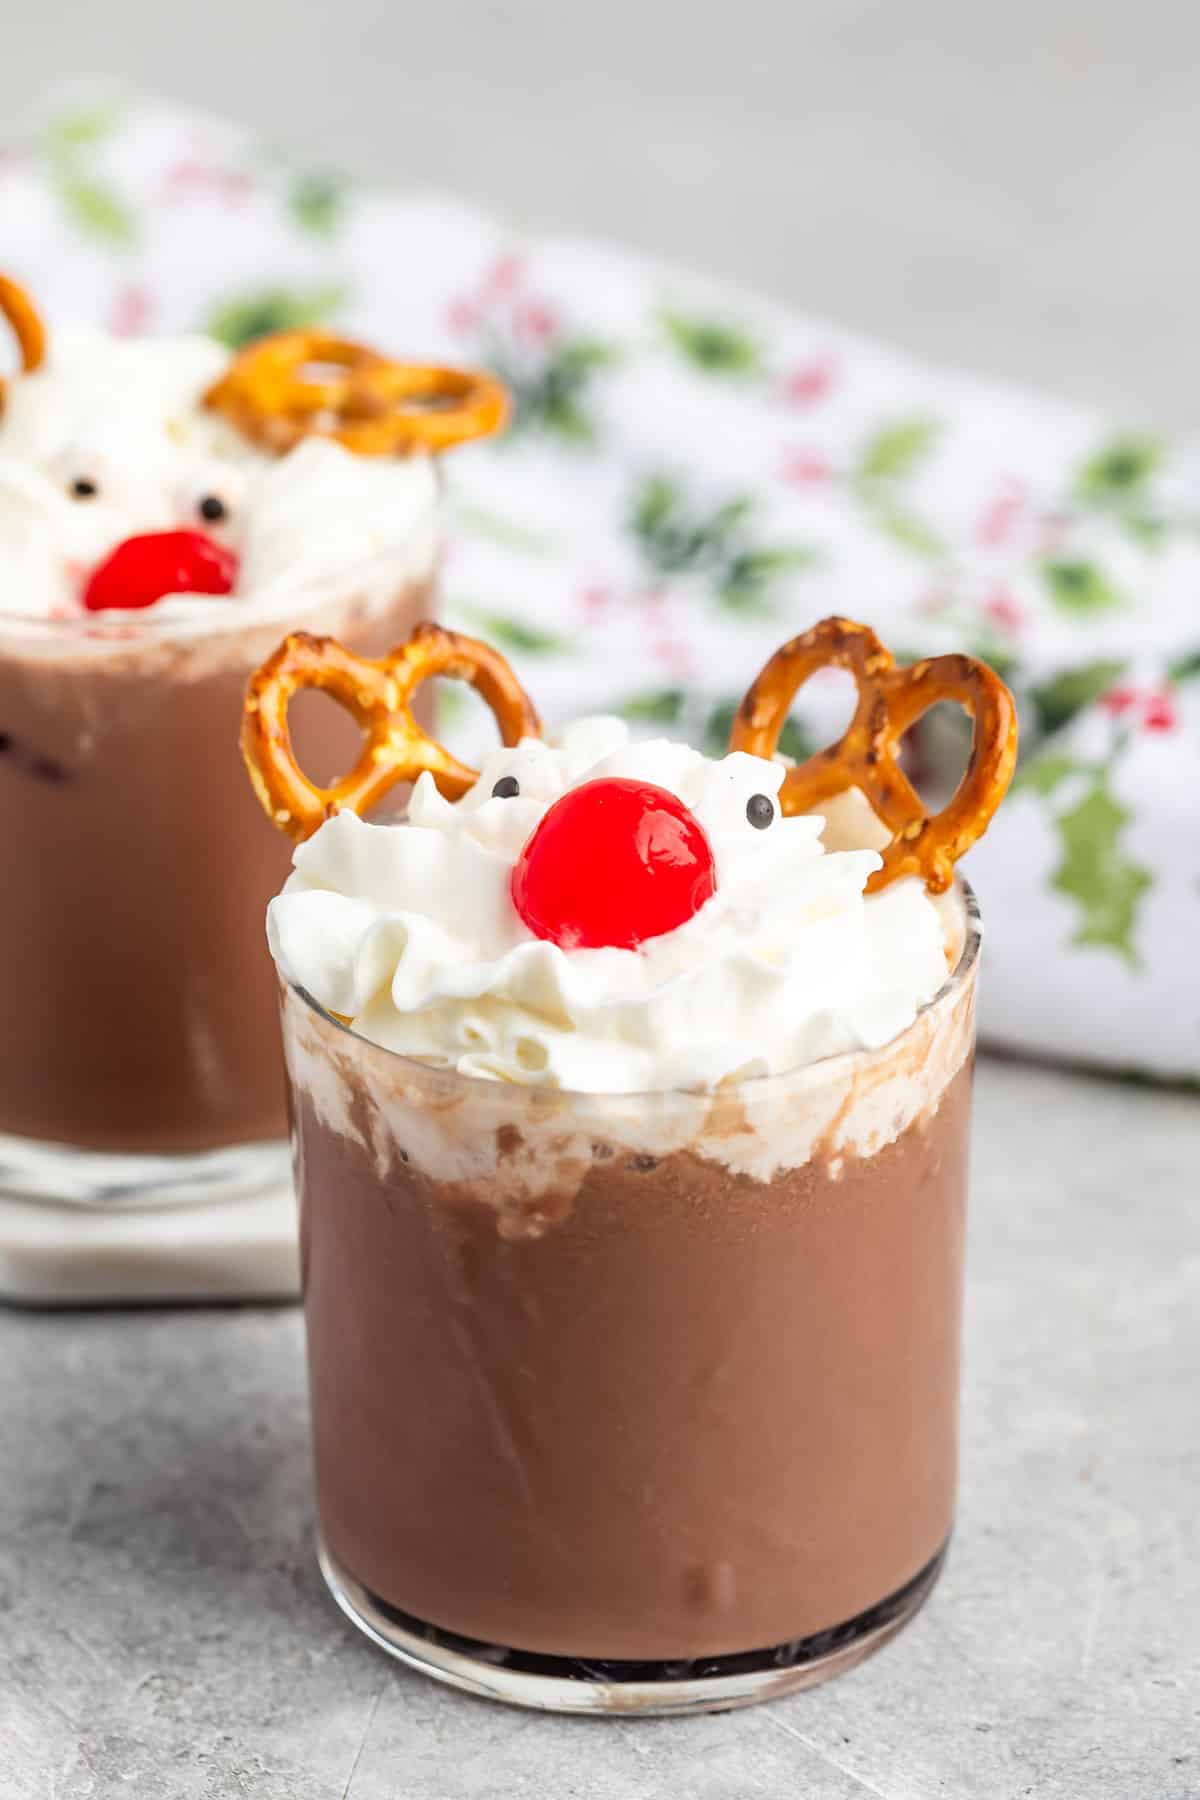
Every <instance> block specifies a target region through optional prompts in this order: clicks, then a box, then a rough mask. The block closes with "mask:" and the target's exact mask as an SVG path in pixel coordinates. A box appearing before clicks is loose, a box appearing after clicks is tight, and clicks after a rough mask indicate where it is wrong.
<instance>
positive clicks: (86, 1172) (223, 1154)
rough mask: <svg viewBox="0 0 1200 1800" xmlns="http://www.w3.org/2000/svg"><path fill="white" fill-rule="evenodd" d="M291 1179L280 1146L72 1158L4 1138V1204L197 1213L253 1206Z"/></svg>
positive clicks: (62, 1148)
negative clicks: (232, 1204)
mask: <svg viewBox="0 0 1200 1800" xmlns="http://www.w3.org/2000/svg"><path fill="white" fill-rule="evenodd" d="M290 1179H291V1163H290V1156H289V1152H288V1146H287V1143H286V1141H285V1140H283V1139H271V1140H269V1141H268V1142H265V1143H256V1144H228V1145H225V1146H223V1147H222V1148H220V1149H217V1150H197V1151H189V1152H187V1153H184V1154H179V1155H167V1156H160V1155H150V1154H142V1153H131V1152H126V1151H110V1150H75V1149H73V1148H72V1147H71V1146H70V1145H69V1144H50V1143H44V1142H42V1141H40V1140H39V1139H36V1138H22V1137H9V1136H7V1135H6V1134H5V1133H3V1132H0V1197H3V1198H5V1199H8V1200H49V1201H54V1202H56V1203H57V1204H58V1205H67V1206H86V1207H98V1208H99V1209H100V1210H101V1211H103V1212H112V1211H116V1210H120V1209H123V1208H126V1207H148V1208H157V1207H165V1206H200V1205H212V1204H214V1203H216V1202H218V1201H225V1200H250V1199H254V1198H255V1197H257V1196H258V1195H259V1194H262V1193H265V1192H266V1191H267V1190H268V1189H271V1188H277V1187H279V1186H280V1185H281V1184H284V1185H286V1184H287V1183H288V1182H289V1181H290Z"/></svg>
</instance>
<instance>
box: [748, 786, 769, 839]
mask: <svg viewBox="0 0 1200 1800" xmlns="http://www.w3.org/2000/svg"><path fill="white" fill-rule="evenodd" d="M746 817H747V818H748V819H749V821H750V823H751V824H752V825H753V827H754V829H755V831H765V830H766V829H767V826H768V825H769V824H770V823H771V821H772V819H774V817H775V802H774V801H773V800H769V799H768V798H767V796H766V795H765V794H751V796H750V798H749V799H748V800H747V802H746Z"/></svg>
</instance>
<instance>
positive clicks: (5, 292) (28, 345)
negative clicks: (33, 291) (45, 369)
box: [0, 274, 46, 412]
mask: <svg viewBox="0 0 1200 1800" xmlns="http://www.w3.org/2000/svg"><path fill="white" fill-rule="evenodd" d="M0 313H3V314H4V317H5V318H6V319H7V320H8V324H9V329H10V330H11V331H12V334H13V336H14V337H15V338H16V340H17V349H18V350H19V351H20V353H21V369H22V372H23V373H24V374H26V375H28V374H30V373H32V371H33V370H34V369H40V368H41V366H42V363H43V362H44V361H45V358H46V328H45V326H44V325H43V324H42V316H41V314H40V313H39V312H38V309H37V307H36V306H35V305H34V303H33V301H32V299H31V298H30V296H29V295H28V294H27V293H26V291H25V289H24V288H23V287H22V286H21V285H20V283H19V282H16V281H14V280H13V279H12V277H11V276H9V275H2V274H0ZM7 386H8V384H7V382H6V381H5V380H4V378H3V376H0V412H3V410H4V394H5V389H6V388H7Z"/></svg>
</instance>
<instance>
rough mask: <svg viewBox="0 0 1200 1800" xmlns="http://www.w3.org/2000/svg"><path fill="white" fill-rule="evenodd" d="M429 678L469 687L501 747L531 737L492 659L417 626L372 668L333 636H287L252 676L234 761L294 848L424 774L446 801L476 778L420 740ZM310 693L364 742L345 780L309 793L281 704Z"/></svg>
mask: <svg viewBox="0 0 1200 1800" xmlns="http://www.w3.org/2000/svg"><path fill="white" fill-rule="evenodd" d="M433 675H448V676H451V677H453V678H454V679H455V680H457V681H467V682H470V684H471V686H472V687H473V688H474V689H475V690H476V691H477V693H479V694H481V695H482V697H483V698H484V699H485V700H486V701H487V703H488V705H489V706H490V707H491V709H492V711H493V713H494V714H495V716H496V723H497V725H498V726H499V728H500V736H501V739H502V741H503V742H504V743H505V744H509V745H512V744H517V743H519V742H520V740H521V739H522V738H523V737H540V736H541V725H540V723H539V721H538V716H537V713H536V712H535V711H534V707H533V703H532V701H531V700H530V699H529V696H528V695H527V694H526V692H525V690H524V688H523V687H522V686H521V684H520V683H519V681H518V680H517V678H516V676H515V675H514V674H513V672H512V669H511V668H510V667H509V665H508V663H507V662H506V661H505V659H504V658H503V657H502V656H501V655H500V653H499V651H497V650H493V649H491V647H490V646H489V645H487V644H481V643H480V642H479V641H478V640H477V639H476V638H471V637H464V636H463V635H462V634H461V633H460V632H457V631H443V630H442V628H441V627H440V626H438V625H429V624H425V625H418V626H417V628H416V630H415V631H414V632H413V634H412V636H411V637H410V638H409V640H408V642H407V643H405V644H401V645H400V647H399V648H398V649H396V650H393V651H391V652H390V653H389V654H388V655H387V656H384V657H381V658H380V659H379V660H378V661H372V660H371V659H369V658H368V657H364V656H355V655H354V653H353V652H352V651H350V650H347V649H345V648H344V646H343V645H341V644H339V643H338V642H337V640H336V639H335V638H328V637H313V636H311V635H310V634H309V633H308V632H306V631H297V632H293V633H292V634H291V636H290V637H287V638H285V639H284V641H283V643H282V644H281V645H280V646H279V648H278V650H276V651H275V653H274V655H273V656H271V657H270V658H269V659H268V661H267V662H265V663H264V664H263V666H262V667H261V668H260V669H259V670H258V671H257V673H256V674H254V675H253V676H252V677H251V680H250V686H249V688H248V690H247V693H246V704H245V711H244V715H243V719H242V755H243V756H244V758H245V761H246V767H247V769H248V770H249V772H250V780H251V782H252V783H253V785H254V791H255V793H256V794H257V795H258V798H259V800H260V802H261V803H262V806H263V809H264V811H265V812H266V813H267V816H268V817H269V818H270V819H271V820H272V821H273V822H274V823H275V824H276V825H277V826H278V827H279V829H280V830H281V831H285V832H286V833H287V834H288V836H289V837H292V838H295V839H296V840H297V841H298V842H299V841H301V840H303V839H304V838H306V837H310V836H311V835H312V833H313V832H314V831H315V830H316V829H317V827H318V826H319V825H322V824H323V823H324V822H325V820H326V819H328V818H331V817H332V816H333V814H334V813H337V812H345V811H347V810H348V811H351V812H356V813H364V812H367V811H369V810H370V808H371V807H372V806H374V805H376V804H377V802H378V801H380V800H381V799H382V798H383V796H384V795H385V794H386V793H387V792H388V790H389V788H392V787H394V786H395V785H396V783H397V782H400V781H415V780H416V779H417V776H418V775H420V774H422V773H423V772H424V771H426V770H427V771H428V772H429V774H431V775H432V776H433V779H434V781H435V782H436V783H437V785H438V788H439V790H440V791H441V792H442V793H443V794H444V795H445V796H446V798H447V799H448V800H457V799H459V798H461V796H462V795H463V794H465V793H466V791H467V789H468V788H469V787H471V786H472V785H473V784H474V782H475V781H476V780H477V778H478V777H477V774H476V771H475V770H474V769H469V768H467V766H466V765H465V764H464V763H460V762H459V761H458V760H457V758H455V757H453V756H451V754H450V752H449V751H448V750H446V749H444V748H443V746H442V745H441V744H439V743H436V742H435V741H434V739H432V738H431V737H428V736H427V735H426V734H425V732H424V731H422V729H421V727H420V726H419V725H418V724H417V722H416V720H415V719H414V718H413V715H412V700H413V696H414V694H415V693H416V691H417V689H418V688H419V687H420V685H421V683H422V682H424V681H428V680H429V678H430V677H431V676H433ZM302 688H319V689H320V690H321V692H322V693H326V694H328V695H329V696H330V697H331V699H333V700H336V701H337V702H338V704H339V705H340V706H344V707H345V709H346V711H347V712H348V713H350V714H351V716H352V717H353V718H354V720H355V722H356V723H357V724H358V725H359V726H360V727H361V729H362V732H363V734H364V736H365V738H366V743H365V744H364V746H363V751H362V755H361V756H360V757H359V759H358V762H357V763H356V764H355V766H354V768H353V769H352V770H351V771H350V773H349V774H348V775H346V776H343V778H342V779H341V780H340V781H336V782H334V783H333V785H332V787H327V788H323V787H318V786H317V785H316V783H315V782H312V781H310V780H309V779H308V776H307V775H305V773H304V771H303V770H302V769H301V768H300V766H299V764H298V763H297V761H296V758H295V755H294V753H293V750H292V741H291V735H290V733H289V731H288V718H287V713H288V704H289V702H290V701H291V699H292V696H293V695H294V694H297V693H299V692H300V690H301V689H302Z"/></svg>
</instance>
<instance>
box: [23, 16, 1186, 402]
mask: <svg viewBox="0 0 1200 1800" xmlns="http://www.w3.org/2000/svg"><path fill="white" fill-rule="evenodd" d="M0 45H2V46H3V51H2V54H0V122H4V123H7V122H9V121H12V120H13V119H15V118H17V117H19V116H20V115H21V113H22V112H23V111H24V110H25V109H27V108H28V106H29V104H30V103H31V101H32V100H33V99H34V98H35V97H36V96H37V95H38V94H39V93H41V92H42V91H44V90H45V88H46V87H47V86H48V85H49V84H50V83H51V82H54V81H57V80H61V79H62V78H63V77H64V76H65V75H77V74H84V73H101V74H109V75H115V76H118V77H121V78H123V79H125V80H127V81H130V82H133V83H135V84H138V85H141V86H149V87H153V88H155V89H156V90H158V91H163V92H172V93H175V94H177V95H178V96H179V97H180V98H182V99H187V100H190V101H192V102H196V103H201V104H204V105H206V106H210V107H216V108H219V109H222V110H224V111H227V112H230V113H233V114H236V115H238V116H240V117H243V118H245V119H247V120H249V121H250V122H251V123H255V124H259V125H261V126H262V127H263V129H264V130H265V131H267V132H268V133H270V134H272V135H273V136H274V137H275V138H276V139H278V140H279V141H281V142H283V143H290V144H292V145H294V146H296V147H297V148H298V149H301V150H303V151H304V153H305V154H306V155H308V156H310V157H313V158H316V159H318V160H319V159H321V158H325V157H327V158H330V159H332V160H334V161H335V162H338V163H341V164H344V165H347V166H349V167H352V168H356V169H360V170H365V171H367V172H369V173H372V174H380V175H384V176H387V177H390V178H394V179H396V180H399V181H403V182H410V183H416V184H421V185H428V184H430V183H434V184H437V185H440V186H444V187H448V188H451V189H453V190H455V191H457V192H460V193H463V194H465V195H467V196H469V197H471V198H473V199H476V200H478V201H481V202H483V203H484V204H486V205H489V206H492V207H494V208H496V209H498V210H500V211H502V212H504V213H506V214H508V215H510V216H511V217H513V218H515V219H517V220H519V221H521V222H524V223H527V224H529V225H533V226H537V227H547V228H557V229H565V230H569V231H592V232H602V233H604V234H607V235H609V236H611V237H615V238H618V239H621V240H624V241H630V242H634V243H637V244H639V245H641V246H643V247H644V248H645V249H647V250H651V251H653V252H655V253H657V254H659V255H664V256H667V257H670V258H673V259H678V260H682V261H684V262H687V263H692V264H695V265H696V266H697V267H699V268H701V269H705V270H708V271H709V272H711V273H714V274H719V275H725V276H736V277H738V278H739V279H742V280H744V281H747V282H749V283H750V284H751V285H754V286H759V287H762V288H765V289H767V290H769V291H771V292H773V293H775V294H777V295H779V296H780V297H782V298H784V299H786V300H790V301H793V302H795V303H797V304H799V305H801V306H803V307H805V308H807V309H809V310H811V311H814V312H817V313H824V314H827V315H830V316H832V317H835V318H837V319H839V320H841V321H843V322H845V323H847V324H852V325H857V326H860V327H863V328H865V329H867V330H870V331H874V332H878V333H881V334H883V335H884V336H887V337H889V338H893V339H895V340H897V341H900V342H902V343H905V344H908V345H910V346H912V347H914V348H916V349H919V350H922V351H925V352H927V353H928V354H930V355H935V356H940V357H943V358H946V359H948V360H952V361H955V362H958V363H962V364H964V365H968V366H972V367H978V368H980V369H983V370H988V371H992V372H994V373H997V374H1002V375H1006V376H1010V377H1013V378H1015V379H1017V380H1031V381H1034V382H1037V383H1039V384H1042V385H1044V386H1046V387H1048V388H1050V389H1053V390H1060V391H1062V392H1063V393H1066V394H1070V395H1073V396H1077V397H1079V398H1082V399H1095V400H1098V401H1100V402H1103V403H1104V404H1106V405H1109V406H1111V407H1113V408H1114V409H1116V410H1118V411H1120V412H1123V413H1126V414H1128V415H1129V416H1130V417H1131V418H1132V419H1135V420H1141V419H1146V420H1153V421H1157V420H1164V421H1171V422H1174V423H1178V424H1192V425H1194V424H1195V423H1196V422H1197V421H1198V420H1200V333H1198V332H1197V331H1196V329H1195V300H1196V292H1197V285H1198V281H1200V234H1198V233H1197V232H1196V230H1195V225H1194V213H1195V190H1196V173H1197V166H1198V163H1200V106H1198V105H1197V99H1196V96H1197V86H1196V82H1197V77H1196V70H1197V66H1198V64H1200V7H1198V6H1197V5H1196V4H1195V0H1141V3H1140V4H1139V5H1130V4H1129V3H1128V0H1007V3H1006V4H1005V5H1003V6H985V5H982V4H979V3H975V4H971V3H969V0H968V3H967V4H964V0H905V3H904V4H903V5H900V4H894V3H893V0H736V4H729V5H711V4H710V5H703V4H697V3H696V0H604V3H603V4H601V5H587V4H584V0H424V3H423V4H418V3H415V0H338V4H336V5H333V4H329V3H328V0H310V3H309V4H304V3H303V0H206V4H205V5H203V6H191V7H179V6H164V5H161V4H160V3H159V0H105V4H104V5H103V6H83V5H80V4H79V0H38V4H37V5H36V6H33V7H31V6H28V5H21V4H19V0H0ZM3 128H4V124H3V123H0V132H2V130H3ZM0 242H2V221H0Z"/></svg>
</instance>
